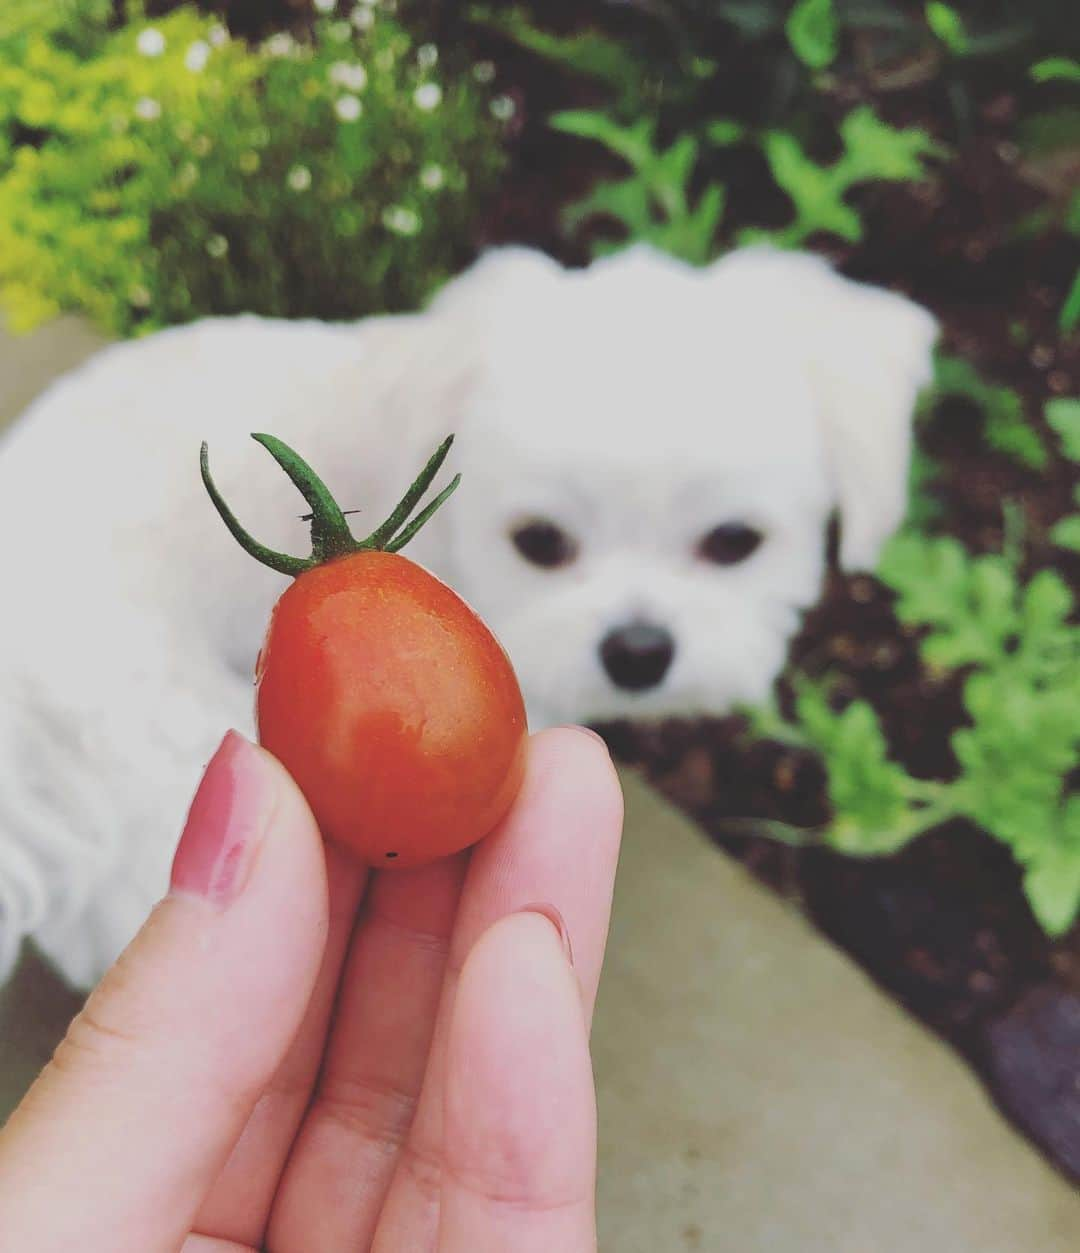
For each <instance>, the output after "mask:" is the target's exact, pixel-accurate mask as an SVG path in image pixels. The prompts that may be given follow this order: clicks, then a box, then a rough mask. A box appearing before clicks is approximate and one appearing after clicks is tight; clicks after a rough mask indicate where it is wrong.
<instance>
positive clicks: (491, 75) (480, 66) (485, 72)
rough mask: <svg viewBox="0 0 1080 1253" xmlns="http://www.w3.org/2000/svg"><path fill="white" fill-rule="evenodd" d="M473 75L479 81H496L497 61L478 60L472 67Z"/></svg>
mask: <svg viewBox="0 0 1080 1253" xmlns="http://www.w3.org/2000/svg"><path fill="white" fill-rule="evenodd" d="M472 76H473V78H475V79H476V81H477V82H478V83H491V82H494V81H495V62H494V61H477V63H476V64H475V65H474V66H473V67H472Z"/></svg>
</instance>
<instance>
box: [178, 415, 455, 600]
mask: <svg viewBox="0 0 1080 1253" xmlns="http://www.w3.org/2000/svg"><path fill="white" fill-rule="evenodd" d="M251 438H252V439H254V440H255V441H256V443H259V444H261V445H262V446H263V447H264V448H265V449H266V450H267V452H269V453H270V455H271V456H272V457H273V458H274V460H275V461H276V462H277V463H278V465H279V466H281V468H282V469H283V470H284V471H285V473H286V474H287V475H288V476H289V478H290V479H291V480H292V482H293V483H294V484H295V486H296V487H297V489H298V490H299V492H300V494H301V495H302V496H303V497H304V499H305V500H306V501H307V503H308V504H309V505H310V506H311V513H310V514H309V515H308V518H309V520H310V522H311V556H310V557H292V556H289V554H287V553H279V552H275V551H274V550H273V549H270V548H267V547H266V546H265V545H264V544H260V543H259V541H258V540H256V539H255V538H254V537H253V536H252V535H251V534H250V533H249V532H248V531H247V530H245V529H244V527H243V526H242V525H241V523H240V522H239V520H238V519H237V517H236V515H235V514H234V513H233V511H232V510H231V509H230V508H229V506H228V504H227V503H226V502H225V500H224V498H223V497H222V495H221V493H220V492H219V491H218V488H217V485H216V484H215V482H214V480H213V478H212V477H211V475H210V462H209V451H208V449H207V446H206V444H205V443H204V444H203V446H202V449H201V451H200V454H199V468H200V472H201V474H202V481H203V485H204V486H205V487H206V490H207V493H208V494H209V496H210V500H211V501H212V502H213V505H214V508H215V509H216V510H217V511H218V513H219V514H220V516H221V520H222V521H223V522H224V523H225V525H226V527H228V529H229V532H230V533H231V534H232V536H233V538H234V539H235V540H236V542H237V543H238V544H239V545H240V547H241V548H242V549H243V550H244V551H245V552H246V553H248V554H249V556H252V557H254V558H255V560H256V561H259V562H261V563H262V564H263V565H264V566H268V567H269V568H270V569H271V570H276V571H277V572H278V573H279V574H287V575H289V576H290V577H292V578H297V577H298V576H299V575H301V574H303V573H304V571H305V570H311V569H314V567H315V566H319V565H323V564H325V563H326V562H328V561H333V560H335V559H336V558H338V557H345V556H348V555H349V554H350V553H359V552H373V551H379V552H393V553H396V552H399V551H400V550H401V549H402V548H404V546H405V545H406V544H407V543H408V542H409V541H410V540H411V539H412V538H413V537H414V536H415V535H416V533H417V532H418V531H419V530H420V528H421V527H422V526H423V525H424V524H425V523H426V522H428V521H429V520H430V519H431V518H432V517H433V516H434V514H435V513H436V512H437V510H438V509H439V508H440V507H441V506H442V505H443V504H444V503H445V502H446V501H447V500H448V499H449V498H450V496H452V495H453V493H454V492H455V491H456V490H457V486H458V484H459V483H460V482H461V475H460V474H457V475H455V476H454V478H453V479H452V480H451V481H450V483H448V484H447V486H446V487H444V488H443V490H442V491H441V492H440V493H439V494H438V495H437V496H436V497H435V499H434V500H433V501H431V503H430V504H429V505H427V506H425V508H423V509H422V510H421V511H420V513H418V514H417V515H416V517H414V518H412V520H411V521H410V520H409V519H410V515H411V514H412V512H413V510H414V509H415V508H416V506H417V505H418V504H419V503H420V501H421V500H422V499H423V496H424V494H425V493H426V492H427V490H428V488H429V487H430V486H431V484H432V481H433V480H434V478H435V475H436V474H438V472H439V470H440V469H441V468H442V465H443V462H444V461H445V460H446V457H447V454H448V453H449V452H450V447H451V445H452V444H453V442H454V437H453V436H452V435H450V436H448V437H447V438H446V439H445V440H443V442H442V443H441V444H440V445H439V447H438V449H436V451H435V453H434V454H433V455H432V457H431V458H430V459H429V461H428V463H427V465H426V466H424V468H423V470H421V471H420V474H419V475H418V476H417V477H416V479H415V480H414V482H413V483H412V485H411V486H410V487H409V490H408V491H407V492H406V493H405V495H404V496H403V497H402V498H401V501H400V503H399V504H398V505H397V506H396V508H395V509H394V510H393V512H392V513H391V514H390V516H389V517H388V518H387V519H386V521H385V522H384V523H383V524H382V525H381V526H379V527H376V529H375V530H374V531H372V533H371V534H370V535H369V536H368V537H367V538H366V539H362V540H358V539H356V538H355V537H354V536H353V534H352V532H351V531H350V530H349V524H348V522H347V521H346V518H345V514H344V513H343V512H342V510H341V508H340V506H339V505H338V503H337V501H336V500H335V499H334V497H333V495H332V494H331V492H330V489H329V488H328V487H327V486H326V484H325V483H324V482H323V481H322V479H320V478H319V476H318V475H317V474H316V473H315V471H314V470H313V469H312V468H311V466H309V465H308V463H307V462H306V461H305V460H304V459H303V458H302V457H301V456H300V455H299V453H297V452H295V451H294V450H293V449H292V448H290V447H289V446H288V444H285V443H283V442H282V441H281V440H279V439H277V438H276V437H275V436H273V435H262V434H255V435H252V437H251Z"/></svg>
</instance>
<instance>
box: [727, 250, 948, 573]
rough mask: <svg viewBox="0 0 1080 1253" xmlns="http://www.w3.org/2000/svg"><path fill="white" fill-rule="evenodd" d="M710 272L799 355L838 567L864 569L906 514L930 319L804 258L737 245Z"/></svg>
mask: <svg viewBox="0 0 1080 1253" xmlns="http://www.w3.org/2000/svg"><path fill="white" fill-rule="evenodd" d="M712 274H713V276H714V277H715V279H716V280H717V282H719V283H722V284H723V286H724V288H725V290H727V289H729V288H730V290H729V291H728V295H731V296H735V297H736V299H737V301H738V302H739V304H740V305H742V306H743V308H744V311H745V312H746V313H747V314H748V315H753V314H755V313H756V314H757V315H759V316H760V317H761V319H762V320H763V322H764V323H765V324H766V325H772V326H774V327H775V328H776V332H777V334H778V335H779V336H782V337H783V340H786V339H788V338H789V337H790V341H791V344H792V346H793V348H794V350H795V351H796V352H797V353H799V354H800V355H801V356H802V357H803V359H804V361H805V365H806V369H807V372H808V375H809V377H810V379H811V383H812V386H813V389H814V393H815V400H816V403H817V409H818V421H819V422H820V424H821V433H822V438H823V440H824V443H825V450H826V455H827V459H828V464H829V467H830V470H831V473H832V478H833V490H834V494H835V499H836V504H837V507H838V509H839V512H840V520H841V525H842V533H841V545H840V560H841V563H842V564H843V565H844V567H845V568H846V569H870V568H872V567H873V566H874V564H875V562H876V561H877V557H878V553H879V551H880V549H881V546H882V544H883V543H884V542H885V541H886V540H887V539H888V538H889V536H890V535H892V533H893V532H894V531H895V530H896V528H897V527H898V526H899V525H900V523H901V522H902V521H903V519H904V514H905V512H906V509H907V481H908V466H909V461H910V455H911V428H912V420H913V417H914V412H915V405H916V401H917V399H918V395H919V392H920V391H921V389H922V388H923V387H925V386H926V385H927V383H929V382H930V379H931V376H932V373H933V347H934V342H935V340H936V338H937V333H938V326H937V322H936V321H935V319H934V318H933V316H932V315H931V314H930V313H928V312H927V310H925V309H924V308H922V307H921V306H920V305H917V304H915V303H914V301H911V300H909V299H907V298H906V297H904V296H899V295H897V294H896V293H894V292H890V291H886V290H884V289H882V288H878V287H871V286H868V285H866V284H863V283H856V282H853V281H852V280H850V279H846V278H844V277H842V276H841V275H839V274H837V273H836V272H835V271H834V270H833V269H832V268H831V267H830V266H829V265H828V263H827V262H825V261H824V260H823V259H822V258H820V257H816V256H813V255H811V254H809V253H798V252H781V251H778V250H775V249H771V248H747V249H743V250H741V251H739V252H735V253H732V254H731V255H730V256H728V257H726V258H724V259H723V260H721V261H719V262H717V263H716V265H715V266H714V267H713V269H712ZM783 340H782V341H781V342H783Z"/></svg>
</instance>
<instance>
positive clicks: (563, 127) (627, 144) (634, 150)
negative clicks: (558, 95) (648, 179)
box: [548, 109, 656, 170]
mask: <svg viewBox="0 0 1080 1253" xmlns="http://www.w3.org/2000/svg"><path fill="white" fill-rule="evenodd" d="M548 125H549V126H551V128H552V129H553V130H557V131H562V133H563V134H564V135H575V136H577V138H578V139H592V140H595V141H596V142H597V143H599V144H603V145H604V147H605V148H607V149H608V151H609V152H613V153H615V154H616V156H620V157H622V158H623V160H624V161H626V162H628V163H629V164H630V165H632V166H633V167H634V168H635V169H639V170H640V169H644V168H645V167H646V166H648V164H649V163H650V161H652V159H653V136H654V135H655V133H656V123H655V122H654V121H652V119H650V118H640V119H639V120H638V121H636V122H635V123H634V124H633V125H632V126H621V125H620V124H619V123H618V122H616V121H614V119H612V118H610V117H609V116H608V115H607V114H606V113H601V112H599V111H598V110H595V109H564V110H563V111H562V112H560V113H553V114H552V115H551V117H550V118H549V119H548Z"/></svg>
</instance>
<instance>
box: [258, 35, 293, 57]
mask: <svg viewBox="0 0 1080 1253" xmlns="http://www.w3.org/2000/svg"><path fill="white" fill-rule="evenodd" d="M295 48H296V40H295V39H294V38H293V37H292V35H290V34H289V32H288V31H287V30H282V31H278V33H277V34H276V35H271V36H270V38H269V39H268V40H267V41H266V43H264V44H263V51H264V52H265V53H266V55H267V56H270V57H287V56H291V55H292V53H293V51H294V49H295Z"/></svg>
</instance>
